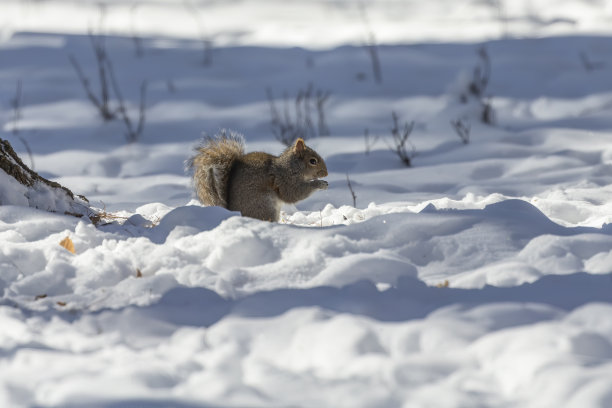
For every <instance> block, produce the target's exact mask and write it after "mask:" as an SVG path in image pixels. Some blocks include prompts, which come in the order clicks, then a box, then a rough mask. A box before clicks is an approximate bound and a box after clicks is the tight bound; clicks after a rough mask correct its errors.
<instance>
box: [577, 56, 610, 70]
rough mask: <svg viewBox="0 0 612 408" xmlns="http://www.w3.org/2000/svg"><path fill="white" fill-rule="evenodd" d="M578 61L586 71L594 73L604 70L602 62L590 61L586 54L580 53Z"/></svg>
mask: <svg viewBox="0 0 612 408" xmlns="http://www.w3.org/2000/svg"><path fill="white" fill-rule="evenodd" d="M580 61H582V66H583V67H584V69H585V70H587V71H596V70H598V69H603V68H605V66H606V64H605V63H604V62H602V61H591V59H590V58H589V56H588V55H587V53H586V52H584V51H581V52H580Z"/></svg>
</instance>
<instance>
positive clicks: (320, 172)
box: [317, 169, 327, 177]
mask: <svg viewBox="0 0 612 408" xmlns="http://www.w3.org/2000/svg"><path fill="white" fill-rule="evenodd" d="M317 176H319V177H327V170H325V169H321V170H319V172H318V173H317Z"/></svg>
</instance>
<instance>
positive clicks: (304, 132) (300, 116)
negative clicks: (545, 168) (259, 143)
mask: <svg viewBox="0 0 612 408" xmlns="http://www.w3.org/2000/svg"><path fill="white" fill-rule="evenodd" d="M266 94H267V96H268V103H269V105H270V115H271V120H270V127H271V130H272V133H273V134H274V137H275V138H276V139H277V140H278V141H279V142H281V143H283V144H284V145H286V146H289V145H290V144H291V143H293V141H294V140H295V139H297V138H302V139H307V138H309V137H312V136H317V131H318V135H319V136H323V135H329V134H330V132H329V128H328V127H327V124H326V123H325V103H326V101H327V100H328V98H329V96H330V95H331V93H330V92H323V91H321V90H317V91H316V92H315V90H314V87H313V85H312V84H309V85H308V86H307V87H306V89H301V90H299V91H298V93H297V95H296V97H295V101H294V103H293V107H292V106H291V105H292V104H291V103H290V102H289V97H288V95H287V93H285V94H284V103H283V110H282V113H281V112H280V111H279V109H278V108H277V107H276V100H275V98H274V94H273V93H272V90H271V89H270V88H267V89H266ZM313 94H315V95H316V102H313ZM313 103H315V104H316V110H317V116H318V127H317V128H315V126H314V121H313V119H312V111H313V106H312V105H313ZM292 110H293V113H291V111H292Z"/></svg>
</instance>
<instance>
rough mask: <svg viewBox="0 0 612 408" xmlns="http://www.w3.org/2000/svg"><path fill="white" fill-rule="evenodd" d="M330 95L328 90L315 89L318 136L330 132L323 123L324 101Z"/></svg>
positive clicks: (326, 134) (327, 134)
mask: <svg viewBox="0 0 612 408" xmlns="http://www.w3.org/2000/svg"><path fill="white" fill-rule="evenodd" d="M330 96H331V92H330V91H325V92H324V91H321V90H317V116H318V119H319V136H329V135H330V134H331V132H330V131H329V128H328V127H327V124H326V123H325V103H326V102H327V100H328V99H329V97H330Z"/></svg>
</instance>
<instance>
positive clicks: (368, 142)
mask: <svg viewBox="0 0 612 408" xmlns="http://www.w3.org/2000/svg"><path fill="white" fill-rule="evenodd" d="M363 137H364V141H365V154H366V156H367V155H369V154H370V151H371V150H372V147H374V145H375V144H376V142H377V141H378V139H379V138H380V136H379V135H376V136H374V138H371V137H370V129H368V128H366V130H365V131H364V134H363Z"/></svg>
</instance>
